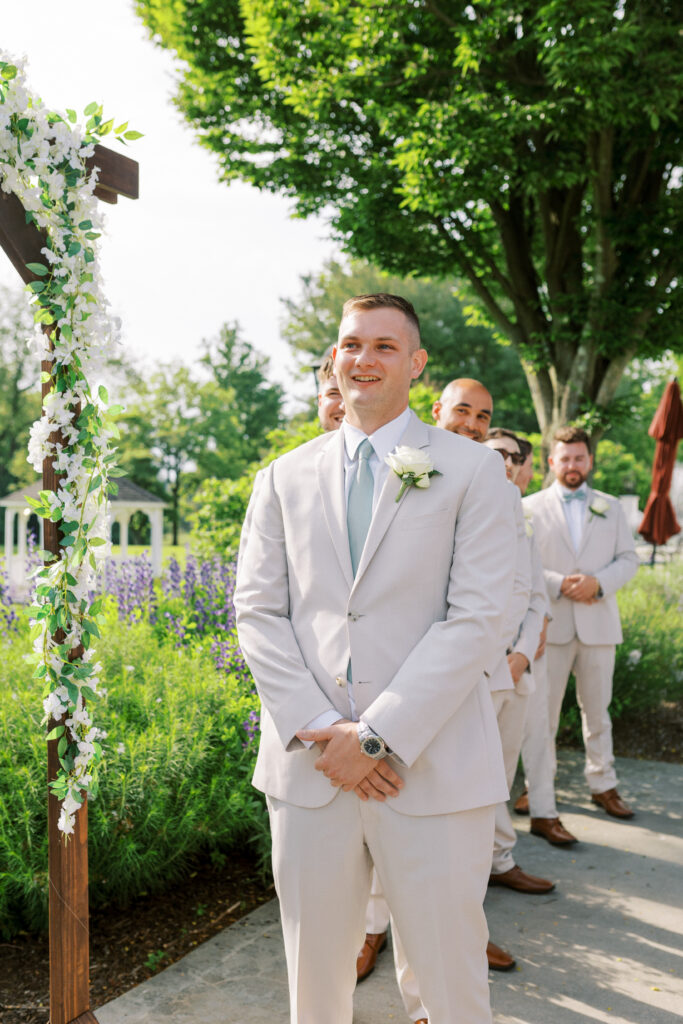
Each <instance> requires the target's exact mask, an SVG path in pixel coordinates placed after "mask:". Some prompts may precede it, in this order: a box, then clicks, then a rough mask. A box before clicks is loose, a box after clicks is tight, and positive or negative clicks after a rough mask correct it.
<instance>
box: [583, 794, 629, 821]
mask: <svg viewBox="0 0 683 1024" xmlns="http://www.w3.org/2000/svg"><path fill="white" fill-rule="evenodd" d="M591 800H592V801H593V803H594V804H598V805H599V806H600V807H602V808H604V810H606V811H607V813H608V814H611V815H612V817H613V818H632V817H633V815H634V814H635V811H632V810H631V808H630V807H629V806H628V804H625V803H624V801H623V800H622V799H621V797H620V796H619V794H618V793H617V791H616V789H606V790H605V792H604V793H591Z"/></svg>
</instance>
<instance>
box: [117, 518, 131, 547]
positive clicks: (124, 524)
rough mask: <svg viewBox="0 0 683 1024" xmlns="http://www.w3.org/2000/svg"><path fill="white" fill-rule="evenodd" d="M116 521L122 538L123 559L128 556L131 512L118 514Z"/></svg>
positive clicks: (120, 538)
mask: <svg viewBox="0 0 683 1024" xmlns="http://www.w3.org/2000/svg"><path fill="white" fill-rule="evenodd" d="M116 521H117V523H118V524H119V530H120V536H119V545H120V547H121V558H126V557H127V556H128V523H129V522H130V512H117V513H116Z"/></svg>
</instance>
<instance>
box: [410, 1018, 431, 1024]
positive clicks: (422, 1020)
mask: <svg viewBox="0 0 683 1024" xmlns="http://www.w3.org/2000/svg"><path fill="white" fill-rule="evenodd" d="M413 1024H429V1021H428V1020H427V1018H426V1017H420V1018H419V1020H416V1021H413Z"/></svg>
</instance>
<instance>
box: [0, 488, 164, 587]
mask: <svg viewBox="0 0 683 1024" xmlns="http://www.w3.org/2000/svg"><path fill="white" fill-rule="evenodd" d="M117 483H118V485H119V493H118V494H117V495H116V497H111V498H110V499H109V514H110V516H111V522H112V524H113V523H118V524H119V529H120V531H121V537H120V541H119V544H120V548H121V550H120V554H119V556H118V557H119V558H126V557H127V555H128V524H129V522H130V517H131V516H132V515H133V513H134V512H143V513H144V514H145V515H146V516H147V518H148V519H149V524H150V528H151V533H152V536H151V545H150V547H151V558H152V568H153V571H154V575H155V576H160V575H161V559H162V544H163V533H164V509H165V508H166V502H165V501H162V500H161V498H157V496H156V494H150V492H149V491H146V490H145V489H144V488H143V487H138V485H137V484H134V483H133V482H132V480H128V478H127V477H121V478H120V479H119V480H118V481H117ZM41 487H42V485H41V484H40V482H39V481H36V482H35V483H34V484H27V485H26V487H22V489H21V490H20V491H15V492H14V493H13V494H8V495H6V496H5V497H4V498H0V508H4V510H5V570H6V572H7V578H8V580H9V581H10V582H12V583H14V584H15V585H16V586H17V587H18V588H19V589H21V585H22V583H25V581H26V553H27V543H26V538H27V534H28V519H29V516H30V515H31V509H30V508H29V507H28V503H27V501H26V498H27V497H29V498H37V497H38V494H39V492H40V490H41ZM15 522H17V524H18V525H17V552H16V554H15V552H14V532H15V531H14V526H15ZM38 524H39V530H40V541H39V546H40V547H43V520H42V519H41V518H40V517H38Z"/></svg>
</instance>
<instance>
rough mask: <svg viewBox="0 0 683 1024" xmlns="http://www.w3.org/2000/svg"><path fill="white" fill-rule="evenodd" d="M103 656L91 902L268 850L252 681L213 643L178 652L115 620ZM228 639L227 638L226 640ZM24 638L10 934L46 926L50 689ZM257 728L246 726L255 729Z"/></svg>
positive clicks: (4, 723) (14, 655)
mask: <svg viewBox="0 0 683 1024" xmlns="http://www.w3.org/2000/svg"><path fill="white" fill-rule="evenodd" d="M103 635H104V637H105V639H104V640H103V641H102V642H101V643H100V645H99V649H98V657H99V658H100V660H101V662H102V665H103V669H104V671H103V673H102V678H103V682H104V685H105V687H106V688H107V690H108V695H107V699H106V700H103V701H101V702H100V703H99V705H98V709H97V721H98V725H100V724H101V725H102V727H103V728H104V729H106V730H107V733H108V738H107V740H106V765H105V766H104V770H103V771H102V774H101V785H100V791H99V793H98V795H97V798H96V799H95V800H94V801H92V802H91V803H90V804H89V806H88V815H89V863H90V901H91V905H92V906H97V905H101V904H104V903H107V902H110V901H111V902H116V903H117V904H119V905H124V906H125V905H126V904H127V903H129V902H131V901H133V900H134V899H135V898H136V896H137V895H138V894H139V893H141V892H149V891H155V890H156V891H160V890H163V889H164V888H166V887H168V886H169V884H171V883H173V882H174V881H177V880H179V879H181V878H182V877H183V875H184V874H186V873H187V872H188V870H189V868H190V865H191V863H192V860H193V858H195V857H196V856H198V855H200V854H202V855H206V854H211V855H214V856H216V857H220V856H221V855H225V854H226V853H228V854H229V852H230V850H234V849H237V848H241V847H243V846H244V845H246V844H248V843H252V844H253V849H254V859H255V861H256V860H259V859H260V860H263V859H264V858H265V857H266V855H267V852H268V850H269V838H268V823H267V814H266V810H265V806H264V802H263V800H262V798H261V796H260V794H258V793H257V792H256V790H254V789H253V788H252V786H251V782H250V779H251V774H252V771H253V762H254V757H255V746H256V745H255V743H251V742H250V741H249V737H248V728H249V726H248V723H249V722H250V718H251V720H253V717H254V715H255V714H256V713H257V710H258V699H257V698H256V697H255V696H254V695H253V693H252V690H251V685H250V683H249V682H248V681H245V678H244V677H243V675H242V674H241V673H236V672H233V673H227V672H221V671H219V670H218V669H217V668H216V666H215V664H214V660H213V657H212V655H211V651H210V647H211V639H210V638H207V637H203V638H202V641H201V644H199V643H195V644H194V645H193V646H191V647H189V648H176V647H174V646H173V642H172V639H173V638H170V639H169V640H168V641H167V642H165V643H161V644H160V643H159V640H158V638H157V636H155V634H154V631H153V627H151V626H150V625H149V624H147V623H145V622H137V623H134V624H132V625H127V624H123V623H119V622H118V621H116V620H115V619H114V617H113V616H112V617H111V618H110V621H109V622H108V623H107V627H106V629H105V630H104V631H103ZM220 642H221V643H222V644H223V645H225V642H226V637H225V635H223V636H221V637H220ZM27 647H28V643H27V640H26V638H25V636H24V637H22V638H20V639H19V640H18V641H16V642H13V643H6V644H5V646H4V647H3V650H2V657H1V658H0V692H2V695H3V699H2V711H1V712H0V865H1V866H2V867H1V868H0V927H1V929H2V932H3V934H4V935H5V936H6V937H7V936H11V935H12V934H13V933H14V932H16V931H17V930H18V929H20V928H30V929H40V928H43V927H45V924H46V920H47V837H46V827H45V824H46V823H45V807H46V782H45V765H46V753H45V743H44V740H43V739H42V735H44V730H43V729H42V728H41V726H40V718H41V710H42V709H41V701H40V684H39V683H38V682H36V681H35V680H33V679H32V678H31V669H30V668H29V667H28V666H27V665H26V664H25V663H24V662H23V660H22V659H23V654H24V653H25V651H26V650H27ZM245 723H247V729H245Z"/></svg>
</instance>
